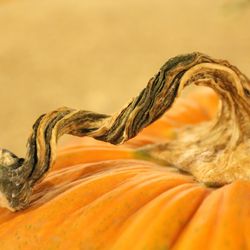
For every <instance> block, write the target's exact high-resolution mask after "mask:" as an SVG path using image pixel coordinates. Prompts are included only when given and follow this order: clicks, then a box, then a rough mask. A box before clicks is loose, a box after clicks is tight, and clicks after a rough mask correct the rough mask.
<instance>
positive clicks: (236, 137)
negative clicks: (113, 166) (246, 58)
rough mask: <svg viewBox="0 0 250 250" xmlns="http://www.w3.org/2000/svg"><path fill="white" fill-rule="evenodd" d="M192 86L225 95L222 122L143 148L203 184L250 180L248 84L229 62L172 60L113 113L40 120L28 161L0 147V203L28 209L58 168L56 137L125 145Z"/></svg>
mask: <svg viewBox="0 0 250 250" xmlns="http://www.w3.org/2000/svg"><path fill="white" fill-rule="evenodd" d="M191 83H195V84H197V85H205V86H209V87H211V88H213V89H214V90H215V91H216V92H217V93H218V94H219V95H220V96H221V99H222V104H223V105H222V108H221V111H220V113H219V115H218V119H217V121H216V122H215V123H213V124H206V125H202V126H199V127H189V128H186V129H184V130H183V131H180V134H179V136H178V138H177V139H176V140H175V141H173V142H170V143H167V144H162V145H154V146H151V147H148V148H145V149H140V151H141V152H143V153H144V154H147V155H148V156H150V157H152V158H154V159H160V160H163V161H164V162H165V163H166V164H170V165H174V166H176V167H177V168H179V169H183V170H185V171H187V172H189V173H191V174H193V175H194V176H195V177H196V178H197V179H198V180H199V181H201V182H209V183H213V184H214V185H218V184H224V183H228V182H231V181H233V180H235V179H250V172H249V171H250V169H249V167H248V165H249V163H250V160H248V159H247V152H246V151H248V145H249V144H248V143H247V142H248V138H249V133H250V128H249V126H250V125H249V124H250V123H249V118H250V109H249V98H250V97H249V93H250V85H249V80H248V79H247V78H246V77H245V76H244V75H243V74H242V73H240V71H239V70H238V69H237V68H235V67H233V66H231V65H230V64H229V63H228V62H226V61H222V60H214V59H212V58H210V57H208V56H206V55H203V54H201V53H192V54H187V55H182V56H178V57H175V58H172V59H170V60H169V61H167V62H166V63H165V64H164V65H163V66H162V68H161V69H160V71H159V72H158V73H157V74H156V75H155V76H154V77H153V78H151V79H150V81H149V83H148V85H147V87H146V88H145V89H143V90H142V92H141V93H140V94H139V95H138V96H137V97H136V98H134V99H133V100H132V101H131V102H130V103H129V104H128V105H127V106H126V107H125V108H123V109H122V110H121V111H120V112H118V113H115V114H114V115H112V116H109V115H104V114H97V113H93V112H89V111H82V110H75V109H71V108H60V109H58V110H55V111H53V112H51V113H48V114H44V115H42V116H41V117H40V118H39V119H38V120H37V121H36V122H35V124H34V126H33V131H32V134H31V136H30V138H29V140H28V144H27V155H26V157H25V159H22V158H18V157H17V156H15V155H14V154H12V153H11V152H9V151H8V150H4V149H3V150H0V206H3V207H7V208H9V209H10V210H13V211H15V210H19V209H22V208H25V207H26V206H28V204H29V201H30V195H31V193H32V189H33V187H34V185H35V184H36V183H37V182H39V181H41V179H42V178H44V176H45V175H46V173H47V172H48V171H49V169H50V168H51V166H52V165H53V162H54V160H55V157H56V144H57V140H58V138H59V137H60V136H62V135H63V134H72V135H76V136H90V137H93V138H96V139H98V140H102V141H105V142H110V143H112V144H121V143H123V142H125V141H127V140H129V139H130V138H132V137H134V136H136V135H137V134H138V133H139V132H140V131H141V130H142V129H143V128H145V127H146V126H148V125H149V124H151V123H152V122H154V121H155V120H157V119H158V118H160V117H161V116H162V115H163V114H164V112H165V111H166V110H167V109H169V108H170V107H171V105H172V103H173V102H174V100H175V98H176V96H177V95H179V94H180V93H181V91H182V89H183V88H184V87H186V86H187V85H189V84H191ZM229 163H230V164H231V163H232V164H231V165H230V164H229ZM243 163H244V164H243Z"/></svg>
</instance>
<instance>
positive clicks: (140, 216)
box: [111, 183, 206, 250]
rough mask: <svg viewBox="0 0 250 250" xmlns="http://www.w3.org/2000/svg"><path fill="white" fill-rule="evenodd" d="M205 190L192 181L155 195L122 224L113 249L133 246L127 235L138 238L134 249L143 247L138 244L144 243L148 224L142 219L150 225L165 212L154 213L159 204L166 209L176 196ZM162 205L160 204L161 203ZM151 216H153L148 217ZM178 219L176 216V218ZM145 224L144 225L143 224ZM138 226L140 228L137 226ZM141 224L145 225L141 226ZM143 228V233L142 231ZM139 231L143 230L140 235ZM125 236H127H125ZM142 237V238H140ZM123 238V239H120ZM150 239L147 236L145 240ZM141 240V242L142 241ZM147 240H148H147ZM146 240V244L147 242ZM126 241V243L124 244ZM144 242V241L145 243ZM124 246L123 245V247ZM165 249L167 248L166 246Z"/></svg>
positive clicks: (120, 249) (160, 207) (162, 208)
mask: <svg viewBox="0 0 250 250" xmlns="http://www.w3.org/2000/svg"><path fill="white" fill-rule="evenodd" d="M197 189H200V190H203V189H202V188H201V187H198V186H193V185H191V184H190V183H187V184H181V185H178V186H175V187H173V188H171V189H169V190H166V191H165V192H163V193H161V194H159V195H158V196H157V197H155V198H154V199H153V200H151V201H149V202H148V203H146V204H145V205H144V206H143V207H141V208H140V209H139V210H138V211H137V212H136V213H134V214H132V215H131V216H130V218H128V220H127V221H126V222H125V224H124V225H123V226H122V235H120V236H119V239H117V240H115V242H114V243H113V245H112V247H111V249H112V250H118V249H119V250H122V249H129V248H131V247H132V246H131V243H132V242H131V240H130V241H129V240H128V239H127V240H126V238H127V237H130V236H131V237H132V238H136V242H134V244H133V249H141V248H142V246H140V247H138V244H141V243H142V240H141V239H142V238H144V236H145V233H146V230H147V227H145V226H146V225H144V224H142V221H143V220H144V219H145V218H146V219H145V221H146V220H147V221H150V225H151V226H152V224H153V223H154V220H156V218H157V216H158V215H159V216H160V215H161V214H163V213H162V212H160V211H158V212H157V213H156V214H155V215H153V214H152V212H151V211H152V209H153V208H155V207H156V205H157V206H159V209H161V210H164V206H165V207H166V208H168V206H169V205H170V206H171V204H172V202H173V201H174V200H176V197H177V196H178V195H181V194H183V193H184V194H185V193H186V192H188V193H189V192H190V190H191V191H192V190H197ZM202 192H206V190H203V191H202ZM165 197H169V199H166V198H165ZM161 203H162V205H159V204H161ZM146 216H151V217H146ZM175 219H176V218H175ZM143 225H144V226H143ZM137 226H138V228H137ZM139 226H141V227H143V229H142V228H139ZM141 230H143V233H142V232H141ZM133 232H134V233H133ZM138 232H141V233H140V234H139V235H138ZM124 235H125V236H124ZM124 237H125V238H124ZM138 237H140V239H139V238H138ZM120 238H121V239H120ZM146 239H148V238H147V237H146V236H145V240H146ZM137 242H138V243H137ZM140 242H141V243H140ZM146 242H147V241H146ZM146 242H145V244H146ZM123 243H124V244H123ZM143 244H144V243H143ZM121 246H123V247H121ZM164 249H165V248H164Z"/></svg>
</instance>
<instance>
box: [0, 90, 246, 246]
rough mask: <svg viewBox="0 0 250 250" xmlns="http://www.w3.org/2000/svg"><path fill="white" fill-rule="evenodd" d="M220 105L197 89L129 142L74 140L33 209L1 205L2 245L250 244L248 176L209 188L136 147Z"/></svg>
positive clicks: (171, 134) (165, 137)
mask: <svg viewBox="0 0 250 250" xmlns="http://www.w3.org/2000/svg"><path fill="white" fill-rule="evenodd" d="M217 106H218V98H217V96H216V95H215V93H214V92H213V91H211V90H209V89H200V90H199V89H198V90H196V91H194V92H191V93H190V94H189V95H188V97H186V98H181V99H179V100H177V102H176V103H175V104H174V106H173V107H172V108H171V109H170V110H169V111H168V112H167V113H166V114H165V115H164V116H163V117H162V118H161V119H159V120H158V121H157V122H155V123H154V124H152V125H150V126H149V127H148V128H146V129H144V130H143V132H142V133H141V134H140V135H139V136H138V137H136V138H134V139H132V140H130V141H129V142H127V143H125V144H124V145H121V146H113V145H110V144H107V143H104V142H99V141H96V140H94V139H89V138H83V139H77V138H71V139H70V142H69V143H66V145H64V146H63V147H61V148H60V150H59V151H58V154H57V158H56V162H55V164H54V166H53V168H52V171H50V173H49V174H48V176H47V177H46V179H44V180H43V181H42V182H41V183H39V184H38V185H37V186H35V190H34V192H33V195H32V198H31V204H30V207H28V208H27V209H26V210H22V211H18V212H16V213H12V212H10V211H9V210H7V209H5V208H0V242H1V247H0V248H1V249H3V250H8V249H10V250H15V249H24V250H29V249H101V250H104V249H113V250H115V249H117V250H123V249H124V250H127V249H135V250H137V249H138V250H140V249H181V250H196V249H197V250H200V249H212V250H223V249H225V250H229V249H232V250H234V249H235V250H236V249H250V237H249V235H250V182H249V181H247V180H237V181H234V182H232V183H230V184H228V185H224V186H222V187H219V188H214V187H213V188H212V187H207V186H205V185H204V184H202V183H199V182H197V181H196V180H195V179H194V178H193V177H192V176H191V175H188V174H186V173H184V172H181V171H179V170H177V169H175V168H172V167H166V166H162V165H160V164H158V163H157V162H155V163H154V162H151V161H149V160H147V158H143V157H144V156H143V155H141V154H140V153H138V151H137V148H140V147H141V146H142V145H149V146H150V145H154V144H155V143H158V142H162V141H164V142H165V141H171V140H172V139H174V138H175V136H176V134H177V133H178V129H179V128H181V127H183V126H184V125H187V124H196V125H197V124H200V123H201V122H203V121H208V120H210V119H211V118H213V117H214V116H215V114H216V111H217ZM190 112H191V115H190Z"/></svg>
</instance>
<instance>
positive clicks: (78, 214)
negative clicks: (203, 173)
mask: <svg viewBox="0 0 250 250" xmlns="http://www.w3.org/2000/svg"><path fill="white" fill-rule="evenodd" d="M143 175H144V176H142V178H141V181H140V182H139V183H138V182H137V183H134V184H133V186H131V187H130V188H129V190H127V191H126V192H125V193H124V192H121V190H116V189H117V187H116V188H115V189H113V190H112V191H110V192H117V195H118V196H120V193H121V194H122V195H123V196H124V195H127V194H128V193H131V192H135V190H134V189H135V188H136V189H139V190H143V189H144V188H143V187H145V186H152V185H153V183H156V184H158V182H159V180H160V179H162V182H163V183H166V185H167V182H166V181H164V178H163V177H162V176H159V174H158V176H154V177H153V178H154V179H152V176H148V178H150V179H149V180H148V181H146V180H145V174H143ZM137 178H138V177H137ZM168 178H169V177H168ZM136 180H137V179H136ZM129 181H131V182H132V181H134V180H129ZM169 181H171V183H172V184H171V186H173V185H178V183H176V181H177V179H176V180H175V179H173V180H171V179H170V178H169V180H168V182H169ZM181 181H183V180H181ZM123 184H124V183H123ZM125 184H128V183H125ZM130 185H131V184H130ZM140 185H142V186H141V187H140ZM171 186H170V184H168V185H167V187H165V188H164V189H163V190H161V191H160V193H162V192H165V191H166V189H171V188H172V187H171ZM118 188H122V187H118ZM110 192H108V193H107V194H106V195H107V196H109V195H110ZM157 193H159V191H158V192H157ZM99 198H100V199H102V200H103V199H104V200H106V197H99ZM99 198H98V199H99ZM154 198H155V194H154V195H153V196H152V199H154ZM120 199H122V200H124V199H123V198H122V197H121V198H120ZM102 200H94V201H93V202H97V203H101V204H102V205H101V206H102V209H103V206H104V205H103V203H102ZM150 200H151V198H149V199H147V200H146V201H145V203H147V202H148V201H150ZM115 203H116V204H120V202H119V203H117V201H115ZM108 204H110V202H108V203H107V205H108ZM112 204H113V203H112ZM88 206H89V207H88V208H87V209H88V211H89V212H90V213H91V211H92V209H93V208H91V206H98V204H93V203H92V202H91V203H90V204H88ZM108 206H109V205H108ZM81 210H86V207H82V209H81ZM136 210H137V209H135V210H134V212H135V211H136ZM105 211H107V210H105ZM107 212H109V211H107ZM134 212H133V213H134ZM81 214H82V211H80V210H77V211H75V212H74V213H72V214H71V215H70V216H72V217H73V218H74V217H77V218H81ZM82 216H84V217H86V216H87V215H86V214H84V215H82ZM103 217H105V214H103V213H102V217H101V218H103ZM71 220H72V219H71V217H69V218H67V220H66V225H67V221H71ZM98 221H99V220H98V219H97V218H96V220H95V222H94V225H96V224H98V225H100V222H98ZM92 226H93V225H92ZM66 227H67V226H66ZM88 230H90V228H88ZM107 238H108V237H107ZM106 244H107V243H106ZM64 247H65V246H64Z"/></svg>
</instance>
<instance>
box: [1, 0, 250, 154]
mask: <svg viewBox="0 0 250 250" xmlns="http://www.w3.org/2000/svg"><path fill="white" fill-rule="evenodd" d="M249 22H250V0H210V1H198V0H193V1H187V0H186V1H185V0H168V1H166V0H151V1H149V0H126V1H122V0H116V1H114V0H102V1H98V0H88V1H87V0H43V1H39V0H0V104H1V109H0V131H1V132H0V146H1V147H3V148H8V149H10V150H11V151H13V152H15V153H17V154H23V153H24V152H25V144H26V140H27V137H28V135H29V133H30V129H31V127H32V124H33V122H34V121H35V119H36V118H37V117H38V116H39V115H40V114H41V113H44V112H48V111H51V110H53V109H55V108H58V107H61V106H69V107H73V108H81V109H85V110H93V111H97V112H102V113H106V112H107V113H112V112H115V111H117V110H119V109H120V107H121V106H123V105H124V104H125V103H126V102H127V101H128V100H129V99H130V98H131V97H133V96H136V95H137V93H139V91H140V90H141V89H142V88H143V87H144V86H145V85H146V84H147V82H148V80H149V78H150V77H151V76H153V75H154V74H155V73H156V72H157V71H158V69H159V68H160V67H161V65H162V64H163V63H164V62H165V61H166V60H167V59H168V58H170V57H172V56H175V55H178V54H182V53H189V52H192V51H201V52H203V53H206V54H209V55H210V56H213V57H215V58H223V59H227V60H229V61H230V62H231V63H232V64H234V65H237V66H238V67H239V68H240V69H241V70H242V71H243V72H244V73H246V74H247V75H248V76H250V30H249Z"/></svg>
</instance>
